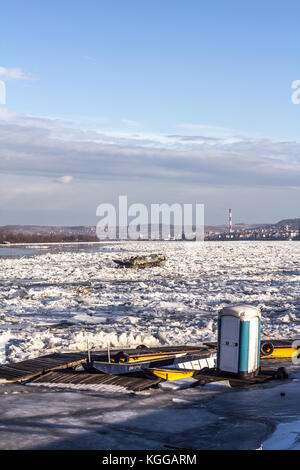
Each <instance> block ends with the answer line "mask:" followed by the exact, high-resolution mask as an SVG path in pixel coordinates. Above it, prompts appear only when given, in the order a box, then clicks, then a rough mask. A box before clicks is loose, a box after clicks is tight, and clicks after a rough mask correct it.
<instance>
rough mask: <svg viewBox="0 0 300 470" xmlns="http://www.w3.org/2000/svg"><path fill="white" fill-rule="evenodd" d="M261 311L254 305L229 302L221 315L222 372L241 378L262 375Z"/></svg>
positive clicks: (219, 349)
mask: <svg viewBox="0 0 300 470" xmlns="http://www.w3.org/2000/svg"><path fill="white" fill-rule="evenodd" d="M260 329H261V313H260V310H259V308H257V307H254V306H251V305H243V304H241V305H229V306H227V307H224V308H223V309H222V310H221V312H220V313H219V317H218V356H217V367H218V369H219V370H220V371H224V372H231V373H233V374H235V375H236V376H238V377H240V378H245V377H251V376H254V375H257V374H258V371H259V359H260Z"/></svg>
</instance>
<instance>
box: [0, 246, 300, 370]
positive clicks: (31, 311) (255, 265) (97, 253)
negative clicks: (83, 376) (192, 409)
mask: <svg viewBox="0 0 300 470" xmlns="http://www.w3.org/2000/svg"><path fill="white" fill-rule="evenodd" d="M155 252H160V253H164V254H166V256H167V257H168V261H167V263H166V265H165V267H164V268H152V269H147V270H130V269H122V268H121V269H120V268H119V267H117V265H116V264H115V263H114V262H113V259H115V258H120V257H127V256H131V255H134V254H142V253H155ZM299 272H300V242H223V243H216V242H205V243H204V244H201V243H199V244H198V243H188V244H186V243H183V242H130V243H128V242H127V243H111V244H106V245H105V244H104V245H103V246H101V245H100V246H98V247H92V248H90V249H88V250H85V249H79V250H77V251H60V252H57V253H56V252H54V253H53V252H49V250H47V249H43V250H42V251H41V252H40V254H35V255H34V256H21V257H18V258H9V257H7V258H4V257H0V304H1V310H0V328H1V329H0V363H3V362H6V361H11V360H20V359H26V358H30V357H35V356H37V355H39V354H43V353H45V352H46V351H47V352H53V351H57V350H84V349H85V348H86V341H87V336H88V337H89V342H90V344H91V345H92V347H95V348H98V349H99V348H103V347H105V348H106V346H107V344H110V346H111V347H125V346H136V345H139V344H141V343H143V344H146V345H148V346H150V345H158V344H168V343H170V344H195V343H199V342H201V341H204V340H215V339H216V319H217V313H218V311H219V309H220V308H222V307H223V306H225V305H227V304H229V303H236V302H243V303H249V304H254V305H258V306H260V307H261V309H262V328H263V334H264V335H265V336H268V337H295V336H297V335H299V334H300V302H299V297H300V288H299Z"/></svg>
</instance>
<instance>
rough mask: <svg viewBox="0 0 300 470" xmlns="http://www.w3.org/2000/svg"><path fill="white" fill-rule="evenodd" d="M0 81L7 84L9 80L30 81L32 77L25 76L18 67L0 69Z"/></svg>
mask: <svg viewBox="0 0 300 470" xmlns="http://www.w3.org/2000/svg"><path fill="white" fill-rule="evenodd" d="M0 79H1V80H3V81H4V82H8V81H10V80H32V76H31V75H29V74H25V73H24V72H23V71H22V69H21V68H19V67H18V68H13V69H7V68H5V67H0Z"/></svg>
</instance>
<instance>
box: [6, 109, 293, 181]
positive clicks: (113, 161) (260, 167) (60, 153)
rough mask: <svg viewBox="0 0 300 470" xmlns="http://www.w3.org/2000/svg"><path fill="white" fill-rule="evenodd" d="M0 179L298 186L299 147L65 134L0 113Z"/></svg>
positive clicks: (59, 127)
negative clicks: (11, 176) (23, 177)
mask: <svg viewBox="0 0 300 470" xmlns="http://www.w3.org/2000/svg"><path fill="white" fill-rule="evenodd" d="M0 142H1V144H0V172H2V173H6V174H16V175H22V174H23V175H30V176H36V175H40V176H47V177H49V178H52V179H53V178H54V179H56V180H57V181H59V182H61V183H63V184H68V183H70V182H71V181H72V177H74V176H76V178H84V179H98V180H99V179H100V180H116V179H123V180H124V179H126V180H128V181H130V180H132V179H151V178H152V179H155V180H157V179H160V180H165V181H166V182H168V181H169V182H171V181H172V182H174V181H181V182H183V181H184V182H186V183H189V182H191V183H202V184H206V185H247V186H274V187H277V186H280V187H292V188H295V187H299V185H300V162H299V155H300V144H299V143H298V142H274V141H271V140H268V139H249V138H246V137H241V136H234V135H232V136H224V137H205V136H201V135H197V134H195V135H184V134H170V135H160V134H150V133H149V134H147V133H139V132H134V133H129V132H128V133H125V132H124V133H120V132H113V131H105V132H104V131H98V132H96V131H90V130H85V129H76V128H71V127H65V126H64V125H63V124H62V123H61V122H60V121H58V120H53V119H48V118H40V117H36V116H29V115H18V114H14V113H12V112H9V111H8V110H6V109H4V108H0Z"/></svg>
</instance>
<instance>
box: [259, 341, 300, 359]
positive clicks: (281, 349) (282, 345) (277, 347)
mask: <svg viewBox="0 0 300 470" xmlns="http://www.w3.org/2000/svg"><path fill="white" fill-rule="evenodd" d="M298 353H299V350H298V348H294V347H293V346H292V344H291V342H290V341H282V340H277V341H276V340H274V342H272V341H262V342H261V357H262V358H264V359H265V358H276V357H278V358H284V357H290V358H291V357H293V356H296V357H297V355H298Z"/></svg>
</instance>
